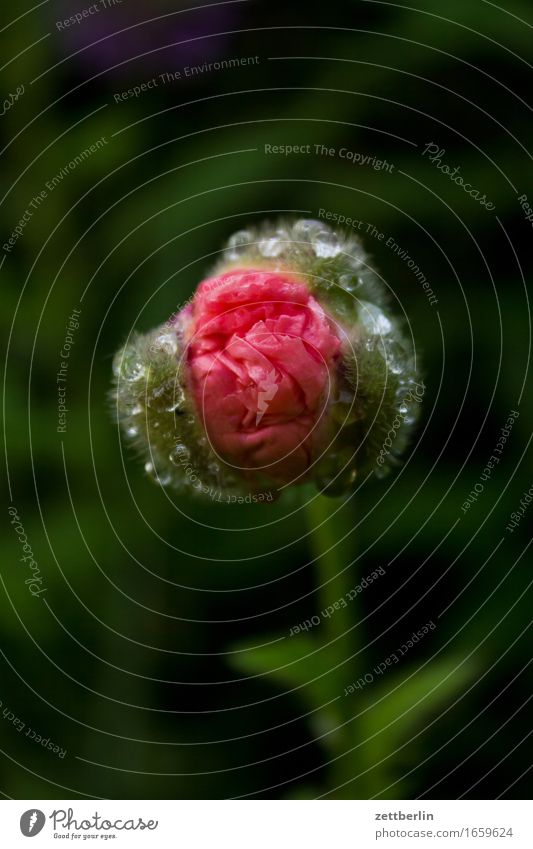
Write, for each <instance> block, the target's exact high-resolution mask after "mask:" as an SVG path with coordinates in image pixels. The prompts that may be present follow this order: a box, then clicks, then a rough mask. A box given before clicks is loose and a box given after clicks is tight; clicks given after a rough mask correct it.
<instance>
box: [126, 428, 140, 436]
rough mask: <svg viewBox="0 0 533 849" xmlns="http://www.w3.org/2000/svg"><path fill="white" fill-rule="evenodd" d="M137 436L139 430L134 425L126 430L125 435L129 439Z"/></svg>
mask: <svg viewBox="0 0 533 849" xmlns="http://www.w3.org/2000/svg"><path fill="white" fill-rule="evenodd" d="M138 434H139V430H138V428H136V427H135V426H134V425H130V427H128V428H127V429H126V435H127V436H129V437H130V439H133V437H134V436H138Z"/></svg>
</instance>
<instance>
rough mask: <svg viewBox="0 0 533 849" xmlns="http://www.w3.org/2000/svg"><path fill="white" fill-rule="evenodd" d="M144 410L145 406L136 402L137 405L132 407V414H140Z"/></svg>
mask: <svg viewBox="0 0 533 849" xmlns="http://www.w3.org/2000/svg"><path fill="white" fill-rule="evenodd" d="M142 411H143V408H142V407H141V405H140V404H135V406H134V407H132V408H131V415H132V416H140V414H141V413H142Z"/></svg>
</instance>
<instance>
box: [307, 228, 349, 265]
mask: <svg viewBox="0 0 533 849" xmlns="http://www.w3.org/2000/svg"><path fill="white" fill-rule="evenodd" d="M311 244H312V245H313V249H314V251H315V253H316V255H317V256H319V257H322V258H323V259H326V258H328V257H332V256H337V255H338V254H340V252H341V250H342V248H341V243H340V241H339V237H338V236H337V234H336V233H334V232H333V230H325V229H322V230H319V231H318V232H317V233H313V234H312V236H311Z"/></svg>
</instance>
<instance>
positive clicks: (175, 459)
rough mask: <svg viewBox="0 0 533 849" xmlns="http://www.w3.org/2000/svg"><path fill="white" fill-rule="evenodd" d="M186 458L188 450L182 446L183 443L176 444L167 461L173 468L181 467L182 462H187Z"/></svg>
mask: <svg viewBox="0 0 533 849" xmlns="http://www.w3.org/2000/svg"><path fill="white" fill-rule="evenodd" d="M188 458H189V449H188V448H187V446H186V445H184V444H183V442H178V443H177V444H176V445H175V446H174V448H173V449H172V451H171V452H170V454H169V455H168V459H169V460H170V462H171V463H172V464H173V465H174V466H180V465H182V464H183V461H184V460H188Z"/></svg>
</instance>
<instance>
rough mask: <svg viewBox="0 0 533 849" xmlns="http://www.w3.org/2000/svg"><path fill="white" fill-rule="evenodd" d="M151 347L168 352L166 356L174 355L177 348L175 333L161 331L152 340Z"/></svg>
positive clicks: (164, 352)
mask: <svg viewBox="0 0 533 849" xmlns="http://www.w3.org/2000/svg"><path fill="white" fill-rule="evenodd" d="M153 348H154V350H157V351H161V353H163V354H168V356H172V357H173V356H175V355H176V352H177V350H178V342H177V339H176V336H175V334H172V333H162V334H161V335H160V336H158V337H157V338H156V339H155V340H154V343H153Z"/></svg>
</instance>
